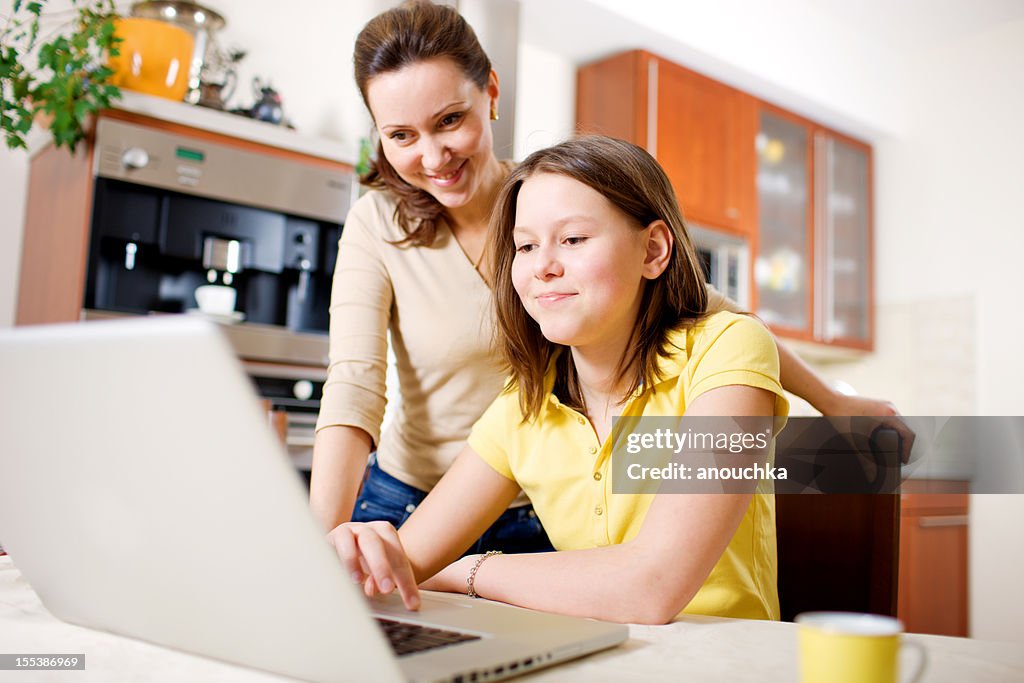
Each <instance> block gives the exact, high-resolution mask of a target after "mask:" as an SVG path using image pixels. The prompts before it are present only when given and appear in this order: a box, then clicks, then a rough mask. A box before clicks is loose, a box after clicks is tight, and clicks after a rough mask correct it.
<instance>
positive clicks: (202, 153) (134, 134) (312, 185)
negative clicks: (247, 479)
mask: <svg viewBox="0 0 1024 683" xmlns="http://www.w3.org/2000/svg"><path fill="white" fill-rule="evenodd" d="M96 146H97V148H96V160H95V164H96V178H95V190H94V201H93V207H92V211H93V215H92V221H91V232H92V234H91V237H90V240H89V245H90V249H89V257H88V269H87V277H86V283H85V302H84V304H85V306H84V308H85V309H86V310H87V311H98V312H99V311H106V312H117V313H136V314H145V313H153V312H156V313H183V312H191V311H193V310H194V309H196V306H197V304H196V299H195V291H196V289H197V288H198V287H200V286H202V285H206V284H217V285H222V286H228V287H233V288H234V289H235V290H237V298H236V300H237V304H236V311H235V312H236V313H237V315H236V316H235V319H237V320H243V319H244V323H242V324H241V325H239V326H238V327H239V330H237V331H234V330H233V331H232V334H233V335H235V336H238V337H245V336H246V332H247V330H248V331H252V328H253V327H255V326H263V327H267V328H268V329H265V330H263V331H262V335H263V336H264V337H266V336H267V335H274V336H275V337H276V339H277V342H276V343H275V344H274V348H272V349H264V350H262V351H261V350H259V349H255V348H254V349H250V352H248V353H243V354H242V355H243V356H247V357H251V358H256V359H259V360H264V361H270V362H288V363H300V364H309V365H320V366H321V367H322V366H323V364H324V363H325V358H324V357H323V356H324V354H325V353H326V348H323V349H321V351H320V353H319V354H318V355H315V356H314V357H307V356H304V355H303V354H302V352H301V350H296V348H294V347H300V346H301V345H302V344H301V337H302V336H303V335H314V336H316V335H320V336H322V335H324V334H325V333H326V332H327V326H328V306H329V302H330V287H331V277H332V275H333V271H334V262H335V260H336V258H337V244H338V237H339V235H340V232H341V222H342V221H343V219H344V216H345V214H346V213H347V211H348V207H349V205H350V203H351V200H352V188H353V176H352V174H351V173H346V172H342V171H340V170H338V169H335V168H330V167H328V166H327V165H324V166H323V167H320V166H317V165H314V164H310V163H309V161H308V160H306V159H303V160H301V161H298V160H293V159H290V158H288V157H287V156H286V155H283V154H276V153H270V152H264V151H250V150H249V149H244V148H236V147H229V146H226V145H223V144H219V143H216V142H207V141H203V140H201V139H195V138H191V137H189V138H184V137H180V136H177V135H175V134H173V133H169V132H166V131H162V130H158V129H154V128H149V127H143V126H138V125H134V124H132V123H128V122H123V121H118V120H111V119H101V120H100V122H99V124H98V127H97V132H96ZM289 339H291V341H292V342H295V343H291V344H290V343H289ZM321 341H323V339H321ZM289 347H293V348H292V349H291V351H289Z"/></svg>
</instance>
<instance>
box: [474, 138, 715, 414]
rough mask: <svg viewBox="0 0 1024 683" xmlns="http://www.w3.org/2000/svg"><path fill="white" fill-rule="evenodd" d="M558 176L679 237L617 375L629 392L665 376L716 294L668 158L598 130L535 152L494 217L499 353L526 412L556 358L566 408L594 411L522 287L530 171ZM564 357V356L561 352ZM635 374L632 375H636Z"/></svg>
mask: <svg viewBox="0 0 1024 683" xmlns="http://www.w3.org/2000/svg"><path fill="white" fill-rule="evenodd" d="M541 173H554V174H558V175H562V176H566V177H569V178H572V179H573V180H576V181H579V182H581V183H583V184H584V185H586V186H587V187H590V188H591V189H593V190H596V191H597V192H599V193H600V194H601V195H603V196H604V197H605V198H606V199H607V200H608V201H610V202H611V203H612V205H613V206H615V207H616V208H617V209H618V210H619V211H621V212H622V213H623V214H624V215H625V216H627V217H628V218H629V219H630V220H631V221H632V222H633V223H634V224H635V225H636V227H637V229H642V228H645V227H646V226H648V225H650V224H651V223H652V222H654V221H656V220H662V221H664V222H665V224H666V225H668V228H669V230H670V231H671V232H672V236H673V238H674V239H673V247H672V254H671V256H670V259H669V263H668V266H667V267H666V269H665V272H663V273H662V274H661V275H660V276H659V277H658V278H657V279H654V280H648V281H646V282H645V284H644V291H643V294H642V298H641V301H640V313H639V316H638V318H637V320H636V324H635V325H634V328H633V337H632V339H631V341H630V343H629V344H627V346H626V351H625V354H624V356H623V358H621V359H620V361H619V365H618V377H617V381H622V380H624V379H627V378H628V379H629V388H628V389H627V391H626V393H625V394H624V396H628V395H630V394H631V393H632V392H634V391H636V389H637V388H638V387H640V386H641V385H642V386H648V387H650V386H653V385H654V383H655V382H656V381H657V380H658V379H659V374H658V358H659V357H662V356H666V357H667V356H669V355H671V354H672V353H673V352H674V350H675V347H674V346H673V345H672V344H671V343H670V341H669V336H670V334H671V333H672V331H673V330H676V329H678V328H680V327H685V326H687V325H691V324H693V323H694V322H695V321H697V320H698V319H700V318H701V317H702V316H703V315H704V314H705V309H706V307H707V301H708V293H707V286H706V285H705V284H704V277H703V273H702V272H701V268H700V265H699V263H698V261H697V256H696V253H695V251H694V248H693V243H692V242H691V241H690V237H689V235H688V233H687V231H686V224H685V222H684V221H683V216H682V213H681V212H680V210H679V204H678V202H677V201H676V195H675V192H674V191H673V190H672V185H671V183H670V182H669V179H668V177H667V176H666V175H665V172H664V171H663V170H662V169H661V166H659V165H658V162H657V161H655V160H654V158H653V157H652V156H651V155H650V154H648V153H647V152H646V151H644V150H643V149H641V148H640V147H637V146H636V145H634V144H631V143H629V142H624V141H622V140H616V139H614V138H609V137H604V136H599V135H591V136H584V137H579V138H575V139H573V140H569V141H568V142H563V143H561V144H559V145H555V146H554V147H549V148H548V149H543V150H540V151H539V152H534V153H533V154H531V155H530V156H529V157H528V158H527V159H526V161H524V162H523V163H522V165H520V166H519V168H517V169H516V170H515V171H513V172H512V174H511V175H510V176H509V177H508V179H507V180H506V181H505V184H504V185H503V186H502V188H501V191H500V193H499V194H498V200H497V205H496V206H495V207H494V213H493V214H492V215H491V225H490V229H491V236H490V254H489V259H490V263H492V264H493V267H494V271H493V278H494V302H495V311H496V317H497V324H498V326H497V331H496V341H497V346H498V350H499V351H500V352H501V354H502V356H503V357H504V359H505V361H506V362H507V363H508V365H509V368H510V370H511V373H512V380H511V383H510V389H514V388H518V390H519V403H520V407H521V408H522V412H523V415H524V416H525V418H524V419H526V420H532V419H534V418H536V417H537V416H538V415H539V414H540V411H541V408H542V406H543V405H544V401H545V399H546V396H547V392H546V391H545V387H544V377H545V374H546V372H547V370H549V369H550V368H551V364H552V363H554V364H555V372H556V375H555V384H554V387H553V391H554V393H555V395H556V396H558V397H559V399H560V400H561V401H562V402H563V403H564V404H566V405H568V406H570V407H572V408H574V409H576V410H580V411H582V412H585V411H586V405H585V402H584V400H583V393H582V391H581V389H580V386H579V382H578V379H577V377H576V369H575V366H574V365H573V362H572V354H569V353H560V351H561V350H562V349H563V348H564V347H563V346H562V345H560V344H555V343H553V342H550V341H548V340H547V339H546V338H545V337H544V335H543V334H542V333H541V330H540V326H539V325H537V323H536V321H534V320H533V318H531V317H530V315H529V314H528V313H527V312H526V309H525V308H524V307H523V304H522V301H520V299H519V295H518V294H517V293H516V290H515V288H514V287H513V285H512V261H513V259H514V257H515V254H516V249H515V243H514V241H513V239H512V230H513V228H514V227H515V224H516V202H517V200H518V197H519V190H520V188H522V186H523V183H524V182H525V181H526V180H527V179H528V178H530V177H532V176H534V175H537V174H541ZM556 356H557V358H556ZM627 373H632V376H630V377H627Z"/></svg>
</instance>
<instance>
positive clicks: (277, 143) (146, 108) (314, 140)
mask: <svg viewBox="0 0 1024 683" xmlns="http://www.w3.org/2000/svg"><path fill="white" fill-rule="evenodd" d="M121 94H122V98H121V99H120V100H115V101H114V103H113V105H114V106H113V108H114V109H118V110H121V111H127V112H132V113H134V114H141V115H143V116H150V117H152V118H155V119H159V120H161V121H169V122H171V123H177V124H181V125H183V126H190V127H192V128H198V129H200V130H205V131H209V132H211V133H218V134H221V135H227V136H230V137H234V138H239V139H242V140H248V141H250V142H256V143H259V144H263V145H269V146H271V147H277V148H279V149H286V150H290V151H293V152H299V153H301V154H308V155H310V156H315V157H320V158H322V159H328V160H330V161H338V162H341V163H344V164H349V165H350V166H354V165H355V161H354V160H353V159H352V157H351V155H350V154H349V153H348V152H347V151H346V150H347V147H346V146H345V145H343V144H342V143H340V142H338V141H337V140H329V139H326V138H320V137H314V136H310V135H304V134H302V133H299V132H298V131H294V130H291V129H289V128H285V127H283V126H275V125H273V124H270V123H266V122H264V121H257V120H256V119H250V118H246V117H245V116H239V115H238V114H229V113H227V112H223V111H217V110H215V109H209V108H207V107H200V106H197V105H193V104H186V103H184V102H174V101H172V100H168V99H164V98H162V97H154V96H152V95H144V94H142V93H137V92H133V91H131V90H124V89H122V90H121ZM27 142H28V148H29V153H30V154H33V155H34V154H36V153H38V152H39V151H40V150H42V149H43V148H45V147H46V146H47V145H49V144H51V143H52V138H51V137H50V134H49V131H46V130H42V129H40V128H39V127H38V126H36V127H33V129H32V131H31V132H30V134H29V136H28V140H27Z"/></svg>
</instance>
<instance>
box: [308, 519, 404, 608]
mask: <svg viewBox="0 0 1024 683" xmlns="http://www.w3.org/2000/svg"><path fill="white" fill-rule="evenodd" d="M327 539H328V540H329V541H330V543H331V545H332V546H334V550H335V551H336V552H337V553H338V558H339V559H340V560H341V563H342V565H343V566H344V567H345V569H346V571H348V572H349V574H350V575H351V576H352V580H353V581H354V582H355V583H361V584H363V591H364V592H365V593H366V596H367V597H370V598H372V597H373V596H375V595H377V594H385V595H386V594H389V593H391V592H393V591H394V590H395V589H396V588H397V589H398V592H399V594H401V596H402V602H403V603H405V606H406V607H407V608H408V609H411V610H418V609H419V608H420V593H419V589H418V588H417V587H416V576H415V574H414V573H413V569H412V565H411V564H410V562H409V558H408V556H407V555H406V554H405V549H404V548H403V547H402V541H401V539H399V537H398V531H397V530H396V529H395V527H393V526H392V525H391V523H390V522H368V523H358V522H347V523H345V524H340V525H338V526H336V527H335V528H334V529H333V530H331V532H330V533H329V534H327Z"/></svg>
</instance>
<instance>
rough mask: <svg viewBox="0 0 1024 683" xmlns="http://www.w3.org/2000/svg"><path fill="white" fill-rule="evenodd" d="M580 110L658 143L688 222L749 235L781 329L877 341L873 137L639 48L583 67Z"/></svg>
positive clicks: (587, 118)
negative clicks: (864, 138)
mask: <svg viewBox="0 0 1024 683" xmlns="http://www.w3.org/2000/svg"><path fill="white" fill-rule="evenodd" d="M577 121H578V127H579V129H580V131H581V132H589V133H603V134H605V135H611V136H614V137H618V138H623V139H625V140H629V141H631V142H634V143H636V144H638V145H641V146H643V147H644V148H646V149H647V150H648V151H649V152H651V154H653V155H654V156H655V157H656V158H657V159H658V161H659V162H660V163H661V165H662V166H663V167H664V169H665V171H666V173H667V174H668V176H669V178H670V179H671V181H672V185H673V187H675V190H676V194H677V195H678V197H679V201H680V204H681V205H682V208H683V213H684V215H685V217H686V219H687V222H688V223H690V224H691V225H696V226H701V227H703V228H710V229H712V230H715V231H719V232H721V233H724V234H727V235H731V236H733V237H740V238H742V239H743V240H744V241H745V243H746V246H747V248H748V249H749V253H750V259H749V262H750V263H751V264H752V266H751V269H750V270H751V272H750V273H748V274H747V275H748V279H749V280H750V281H751V283H752V287H751V291H752V293H753V295H752V296H751V297H750V302H749V303H750V308H751V309H752V310H755V311H756V312H757V313H758V314H759V315H760V316H761V317H762V318H763V319H764V320H765V321H766V322H767V323H768V324H769V325H770V326H771V327H772V329H773V330H774V331H775V332H776V333H778V334H780V335H781V336H785V337H790V338H795V339H801V340H806V341H812V342H819V343H824V344H835V345H841V346H845V347H850V348H856V349H863V350H870V349H871V348H872V343H873V335H874V322H873V321H874V310H873V297H874V292H873V288H872V283H873V261H872V236H871V231H872V220H871V216H872V192H871V184H872V175H871V148H870V146H869V145H867V144H865V143H862V142H859V141H857V140H854V139H852V138H849V137H846V136H844V135H841V134H839V133H838V132H836V131H833V130H830V129H828V128H826V127H824V126H822V125H819V124H817V123H815V122H813V121H810V120H808V119H804V118H802V117H800V116H797V115H795V114H792V113H790V112H787V111H785V110H784V109H781V108H779V107H776V106H773V105H771V104H769V103H766V102H762V101H760V100H758V99H757V98H754V97H753V96H751V95H748V94H746V93H744V92H741V91H739V90H736V89H735V88H731V87H729V86H727V85H725V84H723V83H719V82H717V81H714V80H712V79H710V78H707V77H705V76H702V75H700V74H698V73H695V72H693V71H690V70H688V69H685V68H683V67H681V66H679V65H677V64H673V63H672V62H669V61H667V60H665V59H662V58H660V57H657V56H656V55H653V54H650V53H648V52H644V51H642V50H635V51H632V52H626V53H623V54H619V55H615V56H613V57H609V58H607V59H603V60H601V61H598V62H595V63H593V64H588V65H586V66H583V67H581V68H580V70H579V72H578V82H577Z"/></svg>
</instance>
